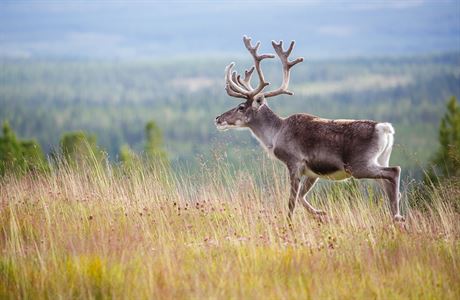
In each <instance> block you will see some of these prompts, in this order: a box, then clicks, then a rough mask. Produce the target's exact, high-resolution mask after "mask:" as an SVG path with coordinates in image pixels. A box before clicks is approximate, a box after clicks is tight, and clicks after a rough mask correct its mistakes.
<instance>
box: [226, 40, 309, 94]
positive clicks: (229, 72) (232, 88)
mask: <svg viewBox="0 0 460 300" xmlns="http://www.w3.org/2000/svg"><path fill="white" fill-rule="evenodd" d="M243 42H244V45H245V46H246V49H248V51H249V53H250V54H251V55H252V58H253V59H254V66H253V67H251V68H250V69H249V70H246V71H244V78H241V76H240V75H238V74H237V72H236V71H233V67H234V66H235V63H233V62H232V63H231V64H229V65H228V66H227V68H226V69H225V90H226V91H227V94H228V95H229V96H232V97H236V98H244V99H254V98H255V97H256V96H257V95H258V94H260V93H261V92H262V90H263V89H264V88H265V87H266V86H267V85H269V83H268V82H266V81H265V78H264V74H263V73H262V69H261V67H260V62H261V61H262V60H263V59H265V58H274V57H275V56H274V55H273V54H261V55H259V54H257V50H258V49H259V47H260V42H257V43H256V45H255V46H252V45H251V38H249V37H247V36H244V37H243ZM272 45H273V49H275V52H276V54H277V55H278V57H279V58H280V60H281V64H282V65H283V82H282V83H281V86H280V87H279V88H277V89H276V90H273V91H270V92H265V93H263V95H264V97H265V98H269V97H273V96H278V95H282V94H287V95H293V94H294V93H293V92H291V91H289V90H288V87H289V76H290V70H291V68H292V67H293V66H294V65H296V64H298V63H300V62H302V61H303V58H302V57H299V58H296V59H295V60H293V61H289V55H291V52H292V49H294V45H295V42H294V41H292V42H291V44H290V45H289V48H288V49H287V50H286V51H284V50H283V41H280V42H279V43H276V42H275V41H272ZM254 70H256V71H257V74H258V75H259V85H258V86H257V88H253V87H252V86H251V76H252V73H253V72H254Z"/></svg>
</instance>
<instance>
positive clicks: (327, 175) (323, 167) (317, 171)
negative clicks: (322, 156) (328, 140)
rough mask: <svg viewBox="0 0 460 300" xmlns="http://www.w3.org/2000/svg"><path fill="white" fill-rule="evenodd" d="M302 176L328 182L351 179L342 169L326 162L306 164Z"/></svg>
mask: <svg viewBox="0 0 460 300" xmlns="http://www.w3.org/2000/svg"><path fill="white" fill-rule="evenodd" d="M303 175H305V176H308V177H314V178H324V179H329V180H344V179H347V178H350V177H351V175H350V174H349V173H348V172H346V171H345V170H344V169H343V168H342V167H339V166H337V165H336V164H332V163H329V162H326V161H322V162H314V163H311V162H310V163H307V164H306V166H305V169H304V171H303Z"/></svg>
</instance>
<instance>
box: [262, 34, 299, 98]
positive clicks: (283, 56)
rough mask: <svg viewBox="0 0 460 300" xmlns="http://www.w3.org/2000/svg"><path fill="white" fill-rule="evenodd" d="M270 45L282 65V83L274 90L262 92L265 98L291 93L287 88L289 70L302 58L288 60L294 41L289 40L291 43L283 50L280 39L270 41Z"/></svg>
mask: <svg viewBox="0 0 460 300" xmlns="http://www.w3.org/2000/svg"><path fill="white" fill-rule="evenodd" d="M272 45H273V49H275V52H276V54H277V55H278V57H279V58H280V60H281V63H282V65H283V83H282V84H281V86H280V87H279V88H277V89H276V90H274V91H270V92H266V93H264V96H265V98H269V97H273V96H278V95H282V94H287V95H293V94H294V93H293V92H291V91H289V90H288V87H289V75H290V70H291V68H292V67H293V66H295V65H296V64H298V63H300V62H302V61H303V58H302V57H299V58H296V59H295V60H293V61H289V59H288V58H289V55H291V52H292V49H294V45H295V42H294V41H292V42H291V45H289V48H288V49H287V50H286V51H284V50H283V41H280V42H279V43H276V42H275V41H272Z"/></svg>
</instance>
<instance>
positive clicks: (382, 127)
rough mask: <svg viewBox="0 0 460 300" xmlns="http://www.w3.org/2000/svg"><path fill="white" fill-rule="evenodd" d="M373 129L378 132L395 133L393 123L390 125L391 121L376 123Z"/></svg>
mask: <svg viewBox="0 0 460 300" xmlns="http://www.w3.org/2000/svg"><path fill="white" fill-rule="evenodd" d="M375 129H376V130H377V131H378V132H383V133H390V134H394V133H395V129H394V128H393V125H391V123H378V124H377V125H375Z"/></svg>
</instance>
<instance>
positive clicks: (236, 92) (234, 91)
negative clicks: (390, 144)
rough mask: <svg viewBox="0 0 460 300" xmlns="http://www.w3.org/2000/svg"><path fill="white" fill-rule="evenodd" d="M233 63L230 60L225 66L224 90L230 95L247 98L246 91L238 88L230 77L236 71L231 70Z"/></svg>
mask: <svg viewBox="0 0 460 300" xmlns="http://www.w3.org/2000/svg"><path fill="white" fill-rule="evenodd" d="M234 65H235V63H233V62H232V63H231V64H229V65H228V66H227V67H226V68H225V90H226V91H227V94H228V95H229V96H230V97H236V98H244V99H247V98H248V96H247V91H245V90H243V89H242V88H240V87H239V86H238V85H237V84H236V83H235V82H234V81H233V79H232V78H233V76H235V75H236V72H232V69H233V66H234ZM240 90H241V92H240Z"/></svg>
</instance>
